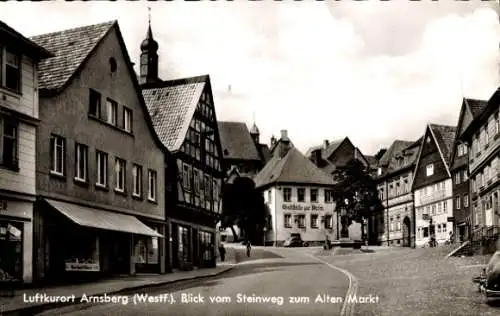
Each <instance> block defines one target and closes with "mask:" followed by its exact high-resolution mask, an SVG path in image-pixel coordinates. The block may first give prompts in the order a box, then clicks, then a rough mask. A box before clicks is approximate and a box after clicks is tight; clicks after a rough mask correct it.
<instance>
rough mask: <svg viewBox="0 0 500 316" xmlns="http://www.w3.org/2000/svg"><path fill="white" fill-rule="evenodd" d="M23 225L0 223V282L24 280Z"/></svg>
mask: <svg viewBox="0 0 500 316" xmlns="http://www.w3.org/2000/svg"><path fill="white" fill-rule="evenodd" d="M22 244H23V231H22V223H13V222H4V221H0V249H1V251H0V281H3V280H12V279H17V280H20V279H21V278H22V262H23V257H22V256H23V255H22V251H23V250H22Z"/></svg>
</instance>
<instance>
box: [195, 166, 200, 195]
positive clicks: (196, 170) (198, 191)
mask: <svg viewBox="0 0 500 316" xmlns="http://www.w3.org/2000/svg"><path fill="white" fill-rule="evenodd" d="M193 186H194V193H195V194H196V195H199V194H200V176H199V173H198V169H195V168H193Z"/></svg>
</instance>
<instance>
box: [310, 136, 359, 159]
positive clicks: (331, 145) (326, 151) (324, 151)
mask: <svg viewBox="0 0 500 316" xmlns="http://www.w3.org/2000/svg"><path fill="white" fill-rule="evenodd" d="M346 140H347V141H349V142H350V140H349V138H347V137H344V138H342V139H337V140H334V141H331V142H330V141H329V142H328V146H327V147H326V148H325V146H323V145H319V146H313V147H310V148H309V149H308V150H307V152H306V156H307V157H311V155H312V153H313V152H314V151H316V150H319V149H321V157H322V158H323V159H324V160H327V159H328V158H329V157H330V156H331V155H332V154H333V153H335V151H336V150H337V149H338V148H339V147H340V145H341V144H342V143H343V142H344V141H346Z"/></svg>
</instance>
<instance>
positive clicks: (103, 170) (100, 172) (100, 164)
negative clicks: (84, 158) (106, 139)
mask: <svg viewBox="0 0 500 316" xmlns="http://www.w3.org/2000/svg"><path fill="white" fill-rule="evenodd" d="M96 165H97V182H96V184H97V185H99V186H103V187H106V186H108V154H106V153H104V152H102V151H96Z"/></svg>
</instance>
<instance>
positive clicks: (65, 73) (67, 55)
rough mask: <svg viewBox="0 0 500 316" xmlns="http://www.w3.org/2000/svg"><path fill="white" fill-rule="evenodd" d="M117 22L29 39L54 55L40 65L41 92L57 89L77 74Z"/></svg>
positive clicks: (39, 81)
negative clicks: (42, 90)
mask: <svg viewBox="0 0 500 316" xmlns="http://www.w3.org/2000/svg"><path fill="white" fill-rule="evenodd" d="M115 23H117V22H116V21H111V22H105V23H100V24H94V25H88V26H83V27H77V28H72V29H68V30H64V31H59V32H53V33H48V34H42V35H36V36H33V37H31V38H30V39H31V40H32V41H33V42H35V43H36V44H38V45H40V46H42V47H44V48H45V49H47V50H49V51H50V52H52V53H53V54H54V57H52V58H48V59H44V60H42V61H41V62H40V63H39V65H38V70H39V71H38V84H39V88H40V89H45V90H57V89H60V88H61V87H63V86H64V85H65V84H66V83H67V82H68V81H69V80H70V78H71V77H72V76H73V75H74V74H75V72H76V71H77V70H78V68H79V67H80V65H81V64H82V63H83V62H84V61H85V59H86V58H87V56H89V54H90V53H91V52H92V51H93V50H94V48H95V47H96V46H97V44H98V43H99V42H100V41H101V39H102V38H103V37H104V36H105V35H106V34H107V33H108V31H109V30H110V28H111V27H112V26H113V25H114V24H115Z"/></svg>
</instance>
